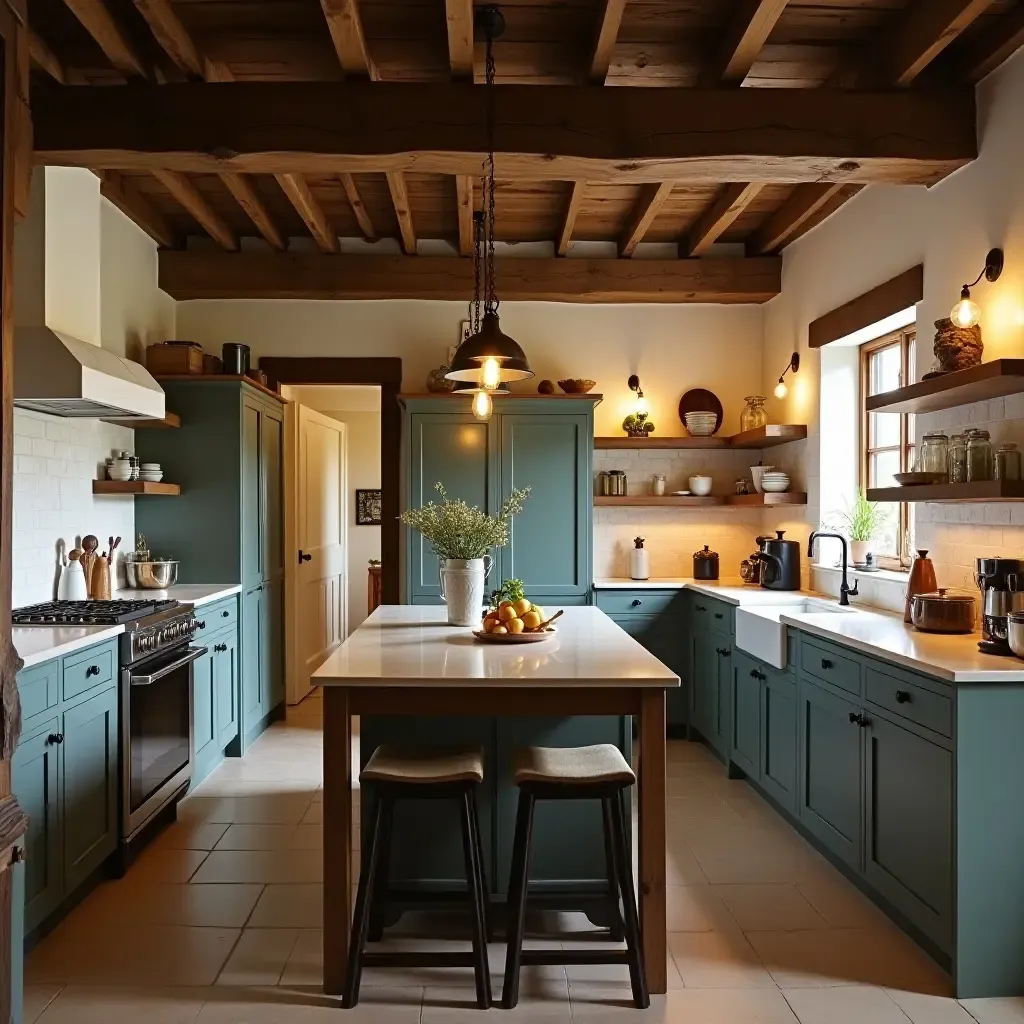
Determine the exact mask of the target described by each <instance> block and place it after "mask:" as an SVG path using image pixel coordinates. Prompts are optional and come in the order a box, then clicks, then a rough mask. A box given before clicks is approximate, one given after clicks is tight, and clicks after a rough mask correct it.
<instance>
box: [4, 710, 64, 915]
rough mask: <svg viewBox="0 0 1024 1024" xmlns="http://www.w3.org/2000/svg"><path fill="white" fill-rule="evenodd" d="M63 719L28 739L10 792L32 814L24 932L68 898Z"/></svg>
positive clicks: (16, 759) (16, 764) (14, 761)
mask: <svg viewBox="0 0 1024 1024" xmlns="http://www.w3.org/2000/svg"><path fill="white" fill-rule="evenodd" d="M59 722H60V719H59V718H56V717H54V718H52V719H50V720H49V721H48V722H46V723H45V725H44V726H43V727H42V731H41V732H39V733H37V734H36V735H35V736H33V737H32V738H31V739H23V740H22V741H21V742H20V743H19V744H18V749H17V750H16V751H15V753H14V757H13V759H12V760H11V790H12V792H13V793H14V795H15V796H16V797H17V798H18V803H20V804H21V806H22V807H23V808H24V810H25V813H26V814H27V815H28V832H27V833H26V834H25V929H26V931H29V932H31V931H32V930H33V929H34V928H35V927H36V926H37V925H39V924H40V922H42V921H43V920H44V919H45V918H46V917H47V916H48V915H49V914H50V913H52V911H53V910H54V909H55V908H56V906H57V905H58V904H59V903H60V900H61V897H62V896H63V895H64V865H63V863H62V860H61V849H62V847H63V838H62V835H61V828H62V824H63V822H62V817H61V814H60V800H61V786H60V753H59V752H60V746H59V745H58V743H57V742H56V737H57V736H58V734H59V732H60V727H59Z"/></svg>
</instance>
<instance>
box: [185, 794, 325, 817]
mask: <svg viewBox="0 0 1024 1024" xmlns="http://www.w3.org/2000/svg"><path fill="white" fill-rule="evenodd" d="M313 792H314V790H312V789H310V790H309V791H308V792H306V791H304V792H301V793H270V794H266V795H264V796H248V797H242V796H221V797H203V796H191V797H189V798H188V799H187V800H183V801H182V802H181V803H180V804H179V805H178V817H179V818H180V819H183V820H187V821H200V822H215V823H218V824H221V823H226V824H229V825H230V824H234V823H236V822H237V823H239V824H246V825H297V824H298V823H299V821H300V820H301V819H302V816H303V815H304V814H305V813H306V809H307V808H308V807H309V805H310V803H312V800H313Z"/></svg>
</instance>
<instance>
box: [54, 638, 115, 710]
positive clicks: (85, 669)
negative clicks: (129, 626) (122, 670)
mask: <svg viewBox="0 0 1024 1024" xmlns="http://www.w3.org/2000/svg"><path fill="white" fill-rule="evenodd" d="M116 672H117V641H116V640H111V641H110V642H109V643H105V644H102V645H100V644H97V645H96V646H95V647H90V648H89V649H88V650H85V651H82V652H81V653H80V654H73V655H71V656H70V657H67V658H65V659H64V686H63V692H64V700H71V699H72V697H77V696H78V695H79V694H80V693H85V692H86V691H87V690H94V689H95V688H96V687H97V686H102V685H104V684H109V683H111V682H113V680H114V675H115V673H116Z"/></svg>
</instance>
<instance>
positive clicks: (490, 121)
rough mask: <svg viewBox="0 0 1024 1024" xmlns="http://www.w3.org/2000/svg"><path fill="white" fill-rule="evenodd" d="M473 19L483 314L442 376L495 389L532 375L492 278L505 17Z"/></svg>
mask: <svg viewBox="0 0 1024 1024" xmlns="http://www.w3.org/2000/svg"><path fill="white" fill-rule="evenodd" d="M475 22H476V27H477V30H478V31H479V32H480V33H481V34H482V35H483V36H484V38H485V39H486V41H487V49H486V63H485V82H486V85H485V86H484V88H485V90H486V94H487V165H486V172H485V174H484V175H483V190H482V191H483V208H484V209H483V212H481V213H480V214H477V215H474V222H477V223H479V225H480V227H481V230H478V231H477V234H476V244H475V246H474V250H473V262H474V265H475V271H476V272H475V281H476V284H477V286H479V282H480V277H481V274H482V277H483V315H482V316H481V317H480V318H479V322H478V323H473V324H472V325H471V326H472V330H473V333H472V334H471V335H470V336H469V337H468V338H466V340H465V341H463V343H462V344H461V345H460V346H459V348H458V350H457V351H456V353H455V358H454V359H453V360H452V365H451V368H450V369H449V371H448V372H447V373H446V374H445V376H446V377H447V378H448V379H449V380H455V381H463V382H468V383H470V384H477V385H479V386H480V387H482V388H486V389H487V390H489V391H490V392H491V393H492V394H493V393H495V392H494V389H495V388H497V387H498V385H499V384H507V383H509V382H510V381H514V380H527V379H529V378H530V377H532V376H533V375H534V374H533V370H531V369H530V363H529V361H528V360H527V358H526V353H525V352H524V351H523V350H522V348H521V347H520V346H519V344H518V343H517V342H516V341H515V340H514V339H513V338H510V337H509V336H508V335H507V334H505V333H504V331H502V329H501V326H500V324H499V321H498V293H497V285H496V282H495V278H494V200H495V175H494V89H495V85H494V77H495V68H494V40H495V39H497V38H498V37H499V36H500V35H501V34H502V32H504V31H505V19H504V17H503V16H502V13H501V11H499V10H498V8H497V7H492V6H487V7H480V8H479V9H478V10H477V12H476V18H475ZM477 217H479V221H477V220H476V218H477ZM474 298H475V299H476V296H475V297H474ZM460 390H461V389H460ZM481 404H482V403H481Z"/></svg>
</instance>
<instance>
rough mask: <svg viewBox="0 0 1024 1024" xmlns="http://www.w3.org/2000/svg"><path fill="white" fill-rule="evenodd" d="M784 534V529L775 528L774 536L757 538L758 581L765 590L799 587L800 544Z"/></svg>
mask: <svg viewBox="0 0 1024 1024" xmlns="http://www.w3.org/2000/svg"><path fill="white" fill-rule="evenodd" d="M784 536H785V531H784V530H776V531H775V536H774V537H758V538H757V544H758V547H759V548H760V551H759V552H758V561H759V562H760V564H761V576H760V581H761V586H762V587H764V588H765V589H766V590H799V589H800V544H799V542H797V541H795V540H785V539H784Z"/></svg>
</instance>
